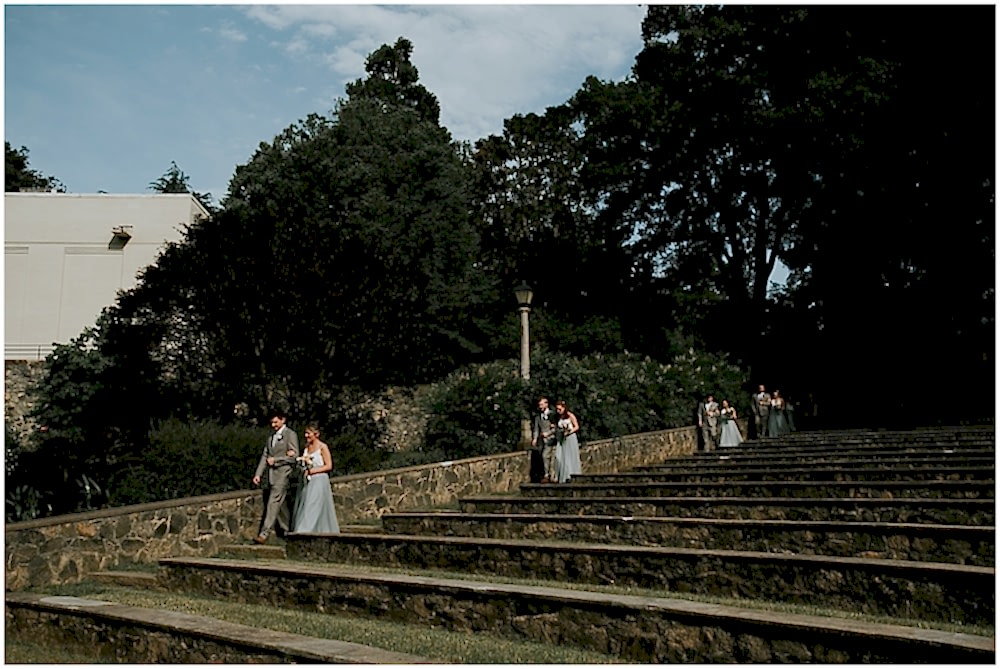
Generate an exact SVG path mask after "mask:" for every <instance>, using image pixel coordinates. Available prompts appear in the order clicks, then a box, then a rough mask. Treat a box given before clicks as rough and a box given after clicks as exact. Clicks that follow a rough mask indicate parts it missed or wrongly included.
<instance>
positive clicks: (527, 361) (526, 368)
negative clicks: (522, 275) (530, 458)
mask: <svg viewBox="0 0 1000 669" xmlns="http://www.w3.org/2000/svg"><path fill="white" fill-rule="evenodd" d="M532 295H533V293H532V292H531V286H529V285H528V284H526V283H524V282H523V281H522V282H521V285H520V286H518V287H517V288H515V289H514V296H515V297H517V311H518V313H520V314H521V378H522V379H524V380H526V381H527V380H528V379H529V378H531V356H530V354H529V352H528V351H529V347H528V312H530V311H531V298H532ZM530 445H531V422H530V421H529V420H528V419H527V418H524V419H522V420H521V447H522V448H525V449H526V448H528V447H529V446H530Z"/></svg>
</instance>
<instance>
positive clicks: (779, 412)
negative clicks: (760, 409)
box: [767, 390, 788, 437]
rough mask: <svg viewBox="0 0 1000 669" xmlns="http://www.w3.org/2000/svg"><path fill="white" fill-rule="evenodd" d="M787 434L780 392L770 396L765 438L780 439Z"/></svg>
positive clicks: (777, 391) (783, 402)
mask: <svg viewBox="0 0 1000 669" xmlns="http://www.w3.org/2000/svg"><path fill="white" fill-rule="evenodd" d="M786 434H788V423H786V422H785V398H784V397H782V396H781V391H780V390H775V391H774V393H773V394H772V395H771V411H770V412H769V413H768V414H767V436H769V437H780V436H782V435H786Z"/></svg>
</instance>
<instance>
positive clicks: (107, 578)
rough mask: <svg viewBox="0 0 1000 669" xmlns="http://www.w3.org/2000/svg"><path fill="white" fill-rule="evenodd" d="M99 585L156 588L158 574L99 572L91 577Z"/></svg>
mask: <svg viewBox="0 0 1000 669" xmlns="http://www.w3.org/2000/svg"><path fill="white" fill-rule="evenodd" d="M90 578H92V579H93V580H95V581H97V582H98V583H106V584H108V585H120V586H124V587H127V588H147V589H155V588H156V574H152V573H149V572H142V571H99V572H96V573H94V574H91V575H90Z"/></svg>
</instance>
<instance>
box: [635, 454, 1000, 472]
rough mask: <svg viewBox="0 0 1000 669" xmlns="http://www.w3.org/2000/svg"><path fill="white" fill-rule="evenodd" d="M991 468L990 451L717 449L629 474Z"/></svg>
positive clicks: (641, 467) (638, 468)
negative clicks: (761, 452)
mask: <svg viewBox="0 0 1000 669" xmlns="http://www.w3.org/2000/svg"><path fill="white" fill-rule="evenodd" d="M959 465H960V466H963V467H994V468H995V466H996V452H995V451H994V450H992V449H982V450H974V451H965V452H963V453H961V454H946V455H943V456H942V455H918V454H902V455H900V454H898V453H897V454H889V455H883V454H881V453H878V452H868V453H847V454H834V455H829V456H826V457H810V458H808V459H803V458H802V457H801V456H798V455H791V456H790V455H789V454H788V453H781V454H776V455H773V456H768V457H758V456H755V455H752V454H748V453H746V452H744V451H737V450H736V449H720V450H718V451H715V452H712V453H704V454H701V455H698V456H692V457H681V458H672V459H670V460H668V461H666V462H663V463H659V464H653V465H642V466H639V467H635V468H634V469H633V470H631V471H632V472H635V473H642V472H651V473H660V472H664V473H671V472H685V471H695V472H703V471H717V470H718V471H726V470H729V469H734V468H746V469H750V468H760V469H767V470H769V471H774V470H775V469H777V468H785V467H797V468H804V469H807V468H822V467H832V466H850V467H856V468H870V469H880V468H887V467H934V466H940V467H954V466H959Z"/></svg>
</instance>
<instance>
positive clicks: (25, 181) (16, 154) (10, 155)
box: [4, 141, 66, 193]
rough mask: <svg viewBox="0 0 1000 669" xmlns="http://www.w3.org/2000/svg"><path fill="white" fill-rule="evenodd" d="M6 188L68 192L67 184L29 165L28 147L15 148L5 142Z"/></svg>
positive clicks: (11, 190) (14, 190)
mask: <svg viewBox="0 0 1000 669" xmlns="http://www.w3.org/2000/svg"><path fill="white" fill-rule="evenodd" d="M4 173H5V177H4V190H5V191H6V192H8V193H11V192H17V191H22V190H54V191H57V192H59V193H65V192H66V186H64V185H63V183H62V182H61V181H59V179H56V178H55V177H51V176H49V177H47V176H45V175H43V174H42V173H41V172H39V171H38V170H34V169H31V168H30V167H29V166H28V149H27V148H25V147H23V146H22V147H21V148H20V149H15V148H14V147H12V146H11V145H10V142H7V141H5V142H4Z"/></svg>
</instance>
